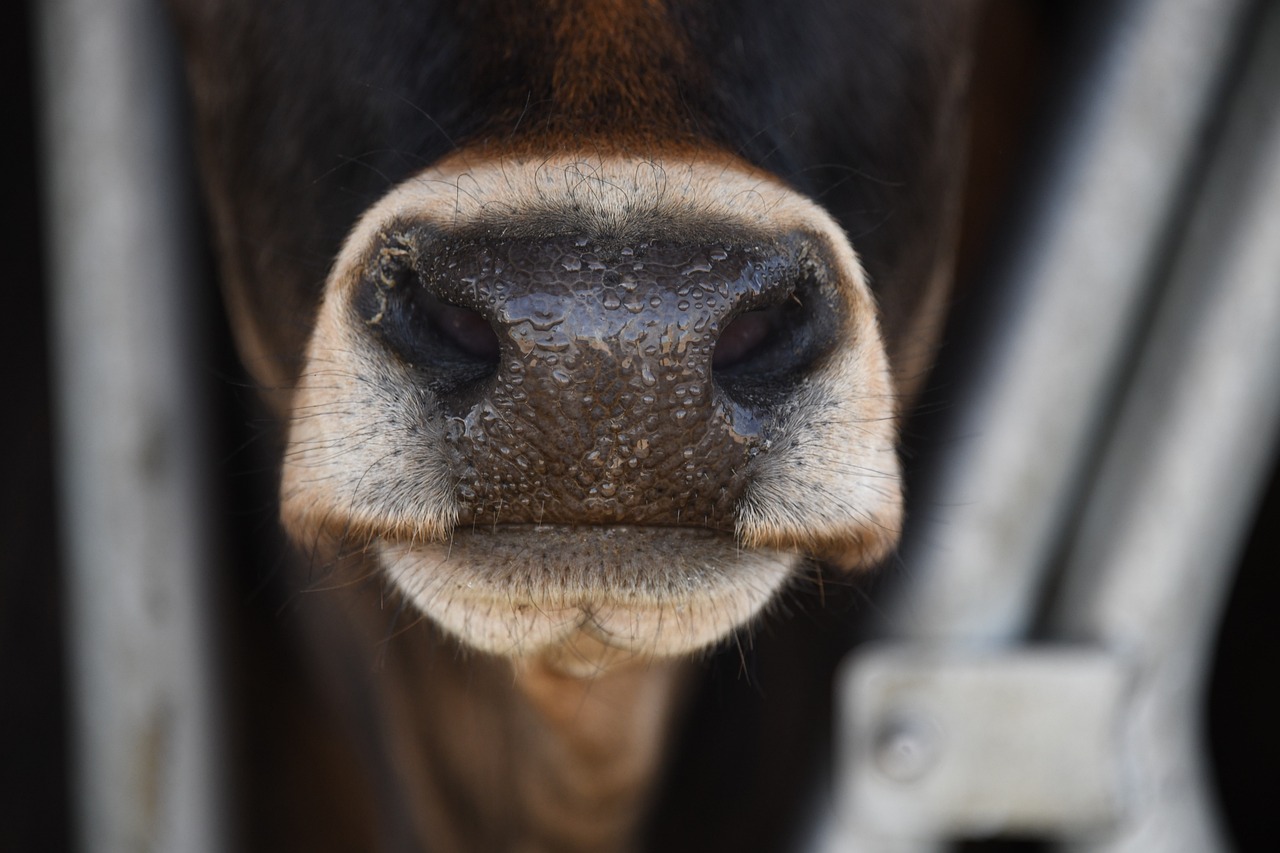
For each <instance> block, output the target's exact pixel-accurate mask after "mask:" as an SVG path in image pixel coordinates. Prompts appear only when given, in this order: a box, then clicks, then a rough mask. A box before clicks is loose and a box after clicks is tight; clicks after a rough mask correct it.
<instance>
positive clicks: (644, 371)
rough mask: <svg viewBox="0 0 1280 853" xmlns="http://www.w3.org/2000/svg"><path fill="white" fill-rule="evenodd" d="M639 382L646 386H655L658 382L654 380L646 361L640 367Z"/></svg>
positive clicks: (651, 370)
mask: <svg viewBox="0 0 1280 853" xmlns="http://www.w3.org/2000/svg"><path fill="white" fill-rule="evenodd" d="M640 381H641V382H643V383H644V384H645V385H648V386H653V385H656V384H657V382H658V380H657V379H655V378H654V375H653V368H652V367H650V366H649V362H647V361H646V362H645V363H644V364H642V365H640Z"/></svg>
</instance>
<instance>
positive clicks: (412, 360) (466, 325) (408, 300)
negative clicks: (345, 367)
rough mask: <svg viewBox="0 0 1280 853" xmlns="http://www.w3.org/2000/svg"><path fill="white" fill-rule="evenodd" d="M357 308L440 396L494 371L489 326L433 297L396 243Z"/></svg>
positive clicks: (482, 318) (495, 342)
mask: <svg viewBox="0 0 1280 853" xmlns="http://www.w3.org/2000/svg"><path fill="white" fill-rule="evenodd" d="M356 310H357V311H358V312H359V314H360V315H361V316H362V318H363V319H364V322H365V324H366V326H367V327H368V328H369V329H370V330H371V331H372V332H373V334H374V335H375V336H376V337H377V338H378V339H379V340H381V341H382V342H383V344H385V345H386V346H387V348H388V349H390V350H391V352H393V353H394V354H395V355H396V356H398V357H399V359H400V360H401V361H402V362H404V363H405V364H406V365H408V366H409V367H411V368H413V369H414V371H415V372H416V374H417V375H418V376H419V377H420V378H421V379H422V380H423V381H424V382H425V384H426V385H427V386H428V387H430V388H431V389H432V390H433V391H435V392H436V393H437V394H439V395H441V396H449V395H453V394H456V393H457V392H459V391H461V390H463V389H465V388H467V387H470V386H474V385H475V384H476V383H477V382H480V381H481V380H484V379H487V378H488V377H491V376H493V375H494V374H495V373H496V372H497V368H498V355H499V345H498V336H497V334H496V333H495V332H494V329H493V324H492V323H491V322H490V321H489V320H488V319H487V318H486V317H485V315H484V314H482V313H480V312H479V311H477V310H475V309H473V308H470V307H465V306H462V305H458V304H455V302H452V301H446V300H444V299H441V298H440V297H439V296H438V295H436V294H435V293H433V292H432V290H431V289H430V288H429V287H427V285H426V284H425V283H424V282H423V280H422V278H421V276H420V275H419V273H418V272H417V271H416V270H415V269H414V268H413V267H412V265H411V264H410V263H409V260H408V254H407V253H406V252H404V251H402V250H401V249H400V248H398V247H396V246H394V245H393V246H391V247H388V248H386V249H384V250H383V252H382V253H381V255H380V257H379V259H378V262H377V263H376V264H375V265H374V266H373V269H371V270H370V273H369V275H368V276H367V277H366V279H365V281H364V284H363V286H362V287H361V289H360V291H359V295H358V296H357V299H356Z"/></svg>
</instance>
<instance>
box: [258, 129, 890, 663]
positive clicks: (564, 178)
mask: <svg viewBox="0 0 1280 853" xmlns="http://www.w3.org/2000/svg"><path fill="white" fill-rule="evenodd" d="M534 214H538V215H545V216H548V217H550V218H551V219H553V220H557V221H563V222H564V223H565V227H566V228H568V229H572V230H573V231H575V232H579V231H583V230H586V231H590V232H594V233H625V232H627V231H628V230H629V229H633V228H634V227H635V223H637V222H643V221H653V220H655V219H663V218H668V219H673V220H679V221H680V222H687V223H693V225H692V226H691V227H692V228H696V227H697V225H696V223H698V222H700V221H705V222H714V223H717V224H718V225H724V224H729V225H732V226H734V227H740V228H742V229H745V230H747V231H751V232H754V233H761V234H784V233H790V232H802V233H804V234H805V235H807V239H810V240H813V241H815V242H816V243H818V244H820V245H821V246H822V250H823V255H824V257H826V258H827V259H828V260H827V261H826V263H827V264H828V265H829V266H830V267H831V269H830V270H829V273H830V275H831V276H832V278H833V280H834V282H835V289H836V291H837V292H838V295H839V302H838V307H837V310H838V311H839V312H840V313H841V314H843V316H842V317H841V318H840V319H841V324H840V329H841V331H840V339H839V341H838V343H837V346H836V348H835V351H834V352H833V353H832V354H831V355H830V356H829V357H827V358H824V359H823V360H822V361H821V362H820V363H819V364H818V365H817V366H816V367H815V369H814V370H813V371H812V372H811V373H810V374H808V375H806V376H805V378H804V380H803V382H802V384H801V386H800V387H799V388H797V389H796V390H795V391H794V393H792V394H790V395H789V396H788V398H787V401H786V403H785V405H784V406H782V407H781V408H782V410H780V411H777V412H774V413H772V421H771V426H770V430H769V433H768V435H767V438H766V440H765V441H764V442H763V446H762V448H761V452H759V453H758V454H757V455H756V456H754V458H752V459H751V461H750V464H749V465H748V466H746V467H747V470H745V471H740V472H737V476H740V477H744V478H745V484H744V486H743V488H742V493H741V496H740V497H739V498H737V500H736V502H735V505H734V509H733V515H732V526H733V533H732V535H730V534H728V533H720V532H717V531H715V530H708V529H702V528H699V527H696V526H661V525H659V526H653V525H649V526H638V525H629V524H626V523H625V519H623V523H619V524H611V525H608V526H574V525H572V524H565V523H564V520H563V519H560V520H558V521H557V523H556V524H553V525H542V526H540V525H538V524H536V523H523V524H513V525H505V524H502V523H501V518H497V519H494V521H493V522H492V523H485V524H481V523H478V522H477V521H475V520H474V519H473V520H472V521H471V522H470V523H468V524H467V525H466V526H460V525H459V524H458V519H459V516H460V514H461V511H462V509H463V508H462V507H461V506H460V503H459V497H458V495H457V484H458V478H459V474H458V471H457V470H455V466H454V463H453V462H451V461H450V458H449V456H448V454H446V453H445V452H443V449H442V448H443V446H444V445H443V442H444V435H445V430H446V428H447V426H448V425H447V423H446V422H447V421H448V416H447V415H446V414H445V413H443V412H442V411H441V409H440V406H439V401H438V400H437V399H435V398H434V396H433V394H432V392H431V391H430V390H428V389H427V388H426V387H424V384H423V383H421V382H419V381H415V376H414V374H413V371H412V370H411V369H409V368H408V367H407V366H406V365H404V364H402V363H399V362H398V361H397V360H396V359H394V358H389V357H388V354H387V353H386V351H385V350H384V349H382V348H381V347H379V346H378V344H377V342H376V341H375V340H374V338H373V337H372V336H371V334H370V331H369V329H368V327H367V324H366V322H365V321H364V320H362V319H361V318H360V317H359V316H358V315H357V312H356V311H355V309H354V307H353V301H354V298H355V291H356V288H357V286H358V284H359V282H360V279H361V277H362V275H364V274H365V271H366V270H367V269H368V266H369V265H370V264H371V263H373V262H374V258H373V255H374V254H375V253H376V248H375V247H377V246H379V245H385V241H386V239H387V236H388V235H387V234H386V229H387V228H388V223H393V222H406V221H413V222H419V223H423V224H425V225H430V226H432V227H436V228H438V229H440V231H441V232H444V233H448V232H450V231H458V230H459V229H475V228H485V229H488V230H489V231H490V232H495V231H496V232H497V233H501V229H503V227H504V223H507V222H513V221H515V220H517V219H527V218H528V217H529V216H530V215H534ZM693 236H694V237H696V236H697V235H696V234H695V235H693ZM893 400H894V397H893V389H892V387H891V383H890V379H889V374H888V369H887V365H886V362H885V356H884V349H883V346H882V344H881V341H880V337H879V333H878V330H877V325H876V319H875V309H874V305H873V302H872V299H871V296H870V293H869V291H868V288H867V285H866V282H865V281H864V279H863V274H862V272H861V269H860V267H859V265H858V262H857V259H856V256H855V255H854V252H853V250H852V248H851V247H850V245H849V243H848V240H847V239H846V237H845V235H844V234H843V233H842V232H841V231H840V229H839V227H838V226H836V225H835V223H834V222H833V221H832V220H831V219H830V217H829V216H828V215H827V214H826V213H825V212H823V211H822V210H821V209H820V208H819V207H817V206H816V205H815V204H813V203H812V202H810V201H809V200H807V199H805V198H804V197H802V196H800V195H798V194H797V193H795V192H793V191H791V190H789V189H787V188H786V187H784V186H783V185H781V184H780V183H779V182H777V181H776V180H775V179H773V178H770V177H769V176H767V175H765V174H763V173H760V172H758V171H756V170H753V169H752V168H750V167H749V166H746V165H745V164H742V163H741V162H739V161H737V160H735V159H732V158H729V157H724V158H718V159H706V158H690V157H689V156H687V155H682V156H674V155H673V156H672V157H670V158H666V159H643V160H642V159H633V158H627V157H608V156H601V155H583V156H561V157H555V158H549V159H536V160H534V159H529V160H519V159H514V160H513V159H505V160H499V159H493V160H480V161H471V160H468V159H467V158H466V157H465V156H455V157H454V158H451V159H449V160H447V161H445V162H443V163H441V164H440V165H438V166H436V167H434V168H432V169H429V170H427V171H425V172H423V173H421V174H419V175H417V176H415V177H414V178H411V179H409V180H407V181H405V182H404V183H402V184H401V185H399V186H398V187H396V188H395V189H394V190H393V191H392V192H390V193H389V194H388V195H387V196H386V197H385V198H383V199H382V200H381V201H380V202H379V203H378V204H376V205H375V206H374V207H373V208H372V209H370V210H369V211H368V212H367V213H366V214H365V216H364V217H363V218H362V219H361V221H360V222H359V224H358V225H357V226H356V228H355V229H354V231H353V232H352V234H351V235H350V237H349V238H348V240H347V242H346V244H345V247H344V249H343V251H342V253H341V255H340V256H339V258H338V260H337V262H336V264H335V266H334V269H333V272H332V274H331V275H330V277H329V280H328V282H327V284H326V289H325V296H324V302H323V306H322V308H321V311H320V315H319V318H318V322H317V325H316V329H315V332H314V334H313V336H312V339H311V341H310V344H309V347H308V352H307V363H306V367H305V369H304V371H303V375H302V378H301V380H300V384H299V387H298V390H297V393H296V395H295V398H294V403H293V412H292V423H291V429H290V434H289V444H288V451H287V453H286V457H285V466H284V479H283V507H284V509H283V511H284V516H285V521H286V523H287V525H288V527H289V529H290V531H291V532H292V534H293V535H294V536H295V537H296V538H297V539H299V541H301V542H303V543H304V544H305V543H307V542H310V541H315V540H316V539H317V538H318V537H320V538H324V539H325V540H327V541H332V540H337V541H339V542H346V543H347V544H350V545H354V546H358V547H370V548H372V549H373V550H375V551H376V553H378V555H379V556H380V558H381V562H382V565H383V568H384V569H385V570H386V571H387V572H388V573H389V576H390V578H391V579H392V580H393V581H394V583H395V584H396V586H397V587H398V588H399V589H400V590H401V591H403V592H404V593H405V594H407V595H408V596H409V597H410V599H411V600H412V601H413V602H414V603H415V604H416V605H417V607H418V608H419V609H421V610H422V611H423V612H424V613H425V614H426V615H428V616H429V617H431V618H432V619H434V620H435V621H437V622H438V623H439V624H441V625H442V626H444V627H445V628H446V629H447V630H449V631H450V632H451V633H453V634H454V635H456V636H457V637H459V638H460V639H461V640H462V641H463V642H465V643H467V644H470V645H472V646H474V647H478V648H481V649H484V650H487V651H493V652H497V653H500V654H505V655H515V656H519V655H528V654H533V653H537V652H539V651H541V650H544V649H547V648H548V647H553V646H557V645H562V644H564V643H569V642H572V641H573V638H574V637H576V636H580V635H582V634H586V635H589V636H591V637H592V638H593V639H594V640H598V641H601V642H602V643H603V644H604V645H605V646H610V647H614V648H618V649H622V650H624V651H627V652H632V653H636V654H642V655H663V656H666V655H676V654H683V653H687V652H690V651H693V650H696V649H699V648H702V647H705V646H707V645H709V644H712V643H714V642H716V641H717V640H719V639H721V638H723V637H724V636H726V635H727V634H729V633H731V632H732V631H733V630H734V629H736V628H738V627H740V626H742V625H743V624H745V623H746V622H748V621H749V620H751V619H752V618H753V616H754V615H755V614H756V613H758V612H759V611H760V609H761V608H763V607H764V606H765V605H766V604H767V603H768V602H769V601H770V599H771V598H773V596H774V595H775V593H776V592H777V591H778V589H779V588H780V587H781V586H782V585H783V584H784V583H785V582H786V581H787V579H788V578H789V577H791V575H792V574H793V573H794V571H795V568H796V566H798V565H799V564H800V562H801V560H802V559H803V558H804V557H805V556H813V557H817V558H820V559H823V560H827V561H830V562H832V563H835V564H837V565H840V566H842V567H846V568H848V567H854V566H858V565H865V564H869V563H873V562H875V561H876V560H879V559H881V558H882V557H883V556H884V555H885V553H886V552H887V551H888V549H889V548H891V547H892V546H893V544H894V543H895V541H896V538H897V528H898V525H899V521H900V517H901V493H900V486H899V474H898V462H897V458H896V455H895V452H894V439H895V435H894V418H895V411H894V402H893Z"/></svg>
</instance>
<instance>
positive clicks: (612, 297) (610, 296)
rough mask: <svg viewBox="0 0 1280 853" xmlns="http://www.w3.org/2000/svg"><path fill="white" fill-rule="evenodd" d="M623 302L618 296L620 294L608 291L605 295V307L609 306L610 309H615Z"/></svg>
mask: <svg viewBox="0 0 1280 853" xmlns="http://www.w3.org/2000/svg"><path fill="white" fill-rule="evenodd" d="M621 304H622V300H621V299H619V298H618V294H616V293H606V294H605V295H604V307H605V308H608V309H609V310H610V311H613V310H615V309H616V308H617V307H618V306H619V305H621Z"/></svg>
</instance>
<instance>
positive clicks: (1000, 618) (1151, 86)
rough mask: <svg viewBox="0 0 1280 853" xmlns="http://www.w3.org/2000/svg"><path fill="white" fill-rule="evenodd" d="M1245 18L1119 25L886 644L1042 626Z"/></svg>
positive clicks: (1009, 299) (958, 422)
mask: <svg viewBox="0 0 1280 853" xmlns="http://www.w3.org/2000/svg"><path fill="white" fill-rule="evenodd" d="M1246 6H1247V3H1245V2H1231V1H1230V0H1131V2H1125V3H1121V4H1119V5H1118V7H1117V11H1116V17H1115V19H1114V20H1113V21H1110V22H1108V30H1109V32H1108V35H1107V38H1106V42H1105V43H1104V44H1102V45H1101V46H1100V48H1099V49H1098V52H1097V55H1096V58H1095V60H1094V62H1093V63H1092V67H1090V68H1087V69H1084V70H1083V73H1082V74H1081V75H1080V78H1079V81H1078V89H1077V91H1076V93H1075V97H1074V98H1073V99H1072V101H1071V102H1070V103H1069V104H1068V105H1067V108H1066V109H1065V111H1064V114H1063V115H1062V117H1061V119H1060V120H1059V122H1060V124H1059V125H1058V127H1059V131H1058V141H1057V146H1056V149H1055V151H1054V152H1053V153H1051V154H1050V156H1049V157H1048V158H1047V162H1045V163H1044V164H1043V166H1042V167H1041V169H1040V170H1039V171H1040V174H1041V175H1042V176H1043V177H1042V180H1043V182H1044V183H1043V185H1041V186H1039V187H1037V188H1036V189H1035V190H1034V191H1033V195H1034V198H1035V199H1036V203H1035V206H1034V207H1033V209H1032V210H1031V211H1030V212H1029V215H1028V216H1027V217H1026V224H1025V227H1024V228H1023V229H1021V232H1020V233H1015V234H1013V235H1011V243H1012V244H1013V245H1014V246H1016V249H1015V251H1016V254H1015V255H1014V256H1013V257H1012V258H1010V259H1009V261H1008V262H1007V263H1006V264H1004V265H1003V268H1002V269H1001V270H1000V271H999V272H998V273H997V278H998V280H997V281H994V282H993V285H994V288H995V291H996V292H997V293H1003V294H1006V296H1005V298H1004V299H1003V301H1001V302H1000V303H999V304H996V305H994V306H992V314H991V316H990V317H988V318H986V321H987V325H988V327H989V328H990V329H992V330H993V332H994V334H992V335H991V336H990V338H989V340H986V341H983V342H981V345H980V346H981V348H980V349H979V350H978V351H977V352H976V353H974V354H973V357H974V363H973V364H972V365H970V367H971V369H969V370H968V371H967V373H966V378H964V379H963V380H962V381H960V382H959V383H958V384H957V385H955V386H954V393H953V394H952V398H953V399H954V400H955V401H956V404H957V406H956V409H955V417H954V418H953V419H952V421H951V422H950V423H949V424H947V425H946V426H945V427H944V429H943V435H941V436H940V437H939V440H938V441H936V442H934V445H935V446H937V447H939V448H943V449H944V455H943V456H942V458H941V459H940V460H938V463H937V466H936V470H935V475H934V477H933V479H932V480H931V482H930V483H928V484H925V486H924V487H923V488H922V490H921V491H920V493H919V494H917V495H916V496H915V500H914V505H915V506H917V507H920V508H922V509H921V510H920V511H919V512H917V515H916V519H915V522H914V524H913V526H912V527H911V529H910V530H909V538H908V541H906V542H905V543H904V547H903V551H902V562H903V564H904V565H905V566H906V569H907V572H908V573H909V575H908V576H909V579H910V582H909V583H908V584H906V585H905V587H906V588H905V589H904V590H903V592H902V595H901V597H900V598H899V599H898V600H897V602H896V604H895V605H893V606H892V607H891V609H890V611H889V612H890V616H889V619H888V623H889V624H888V625H887V628H886V632H887V633H888V634H889V635H890V636H901V637H911V638H913V639H918V640H937V641H946V642H958V641H965V642H971V643H977V644H982V643H991V642H1004V641H1008V640H1010V639H1013V638H1016V637H1018V636H1020V635H1021V634H1022V633H1024V632H1025V631H1026V630H1027V628H1028V627H1029V621H1030V619H1031V618H1032V615H1033V612H1034V607H1035V604H1036V600H1037V596H1038V594H1039V592H1040V588H1041V586H1042V585H1043V583H1044V580H1045V575H1046V572H1047V570H1048V568H1049V562H1050V560H1051V558H1052V556H1053V553H1052V552H1053V549H1054V548H1055V547H1056V546H1057V544H1058V543H1059V542H1060V541H1061V534H1062V526H1063V524H1064V523H1065V521H1066V520H1067V519H1068V518H1070V516H1071V507H1072V504H1073V501H1074V499H1075V498H1076V496H1077V493H1078V488H1079V482H1080V477H1081V476H1082V474H1083V472H1085V471H1087V470H1089V464H1088V458H1089V455H1090V453H1091V452H1092V451H1093V445H1094V442H1095V441H1096V439H1097V434H1098V431H1099V428H1100V427H1101V425H1102V420H1103V418H1104V416H1105V405H1106V402H1107V401H1108V400H1109V399H1110V396H1111V390H1112V387H1113V382H1114V381H1115V377H1116V376H1117V375H1118V374H1119V372H1120V371H1119V368H1120V367H1121V366H1122V364H1123V361H1124V357H1125V355H1126V350H1127V346H1128V343H1129V340H1130V337H1131V335H1132V333H1133V330H1134V328H1135V325H1136V324H1137V322H1138V319H1139V318H1140V316H1141V313H1142V300H1143V299H1144V297H1145V296H1146V290H1147V287H1148V285H1149V283H1150V281H1151V275H1152V272H1153V269H1154V267H1155V266H1156V265H1157V264H1158V262H1159V260H1160V258H1159V254H1160V252H1161V250H1162V249H1163V248H1164V246H1165V243H1164V241H1165V239H1166V237H1167V234H1168V231H1169V226H1170V222H1171V221H1172V220H1174V218H1175V217H1176V216H1177V215H1178V211H1177V210H1176V203H1175V202H1176V201H1177V200H1178V197H1179V193H1180V192H1181V190H1182V189H1183V186H1184V182H1185V180H1186V176H1187V175H1188V174H1189V173H1190V171H1191V167H1192V165H1193V163H1194V161H1195V157H1196V154H1197V146H1198V145H1199V143H1200V142H1201V141H1202V139H1203V136H1204V133H1205V128H1206V125H1207V123H1208V121H1209V120H1210V119H1211V118H1212V116H1213V115H1214V114H1215V110H1214V104H1213V99H1214V97H1215V96H1216V95H1217V94H1218V91H1219V88H1220V85H1221V81H1222V79H1223V74H1224V72H1225V71H1226V70H1227V69H1228V68H1229V67H1230V60H1231V57H1232V51H1233V49H1234V44H1233V40H1232V36H1233V35H1234V34H1235V33H1236V32H1237V30H1238V26H1239V23H1240V18H1241V15H1242V13H1243V10H1244V9H1245V7H1246ZM967 356H968V354H966V357H967ZM941 508H945V511H944V510H943V509H941Z"/></svg>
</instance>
